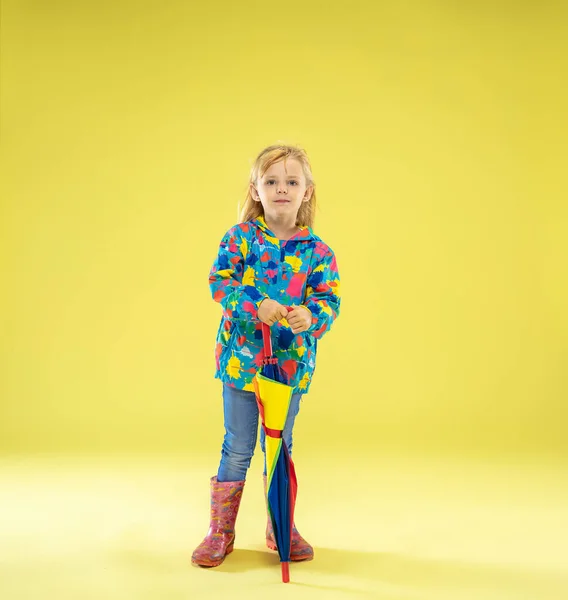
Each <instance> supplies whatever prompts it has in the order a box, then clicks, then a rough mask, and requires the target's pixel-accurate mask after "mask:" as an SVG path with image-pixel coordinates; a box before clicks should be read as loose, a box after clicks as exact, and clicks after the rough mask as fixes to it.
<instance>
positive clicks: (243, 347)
mask: <svg viewBox="0 0 568 600" xmlns="http://www.w3.org/2000/svg"><path fill="white" fill-rule="evenodd" d="M209 285H210V287H211V294H212V295H213V299H214V300H215V301H217V302H219V303H220V304H221V305H222V307H223V316H222V318H221V324H220V326H219V331H218V333H217V341H216V346H215V359H216V373H215V377H216V378H217V379H220V380H221V381H223V382H224V383H227V384H229V385H231V386H233V387H236V388H238V389H243V390H247V391H254V387H253V384H252V380H253V377H254V375H255V373H256V372H257V371H258V369H259V368H260V365H261V363H262V356H263V352H262V329H261V322H260V321H259V320H258V315H257V310H258V306H259V305H260V303H261V302H262V300H264V298H271V299H273V300H277V301H278V302H280V304H283V305H284V306H294V305H295V306H299V305H301V304H302V305H304V306H306V307H307V308H308V309H309V310H310V311H311V313H312V324H311V326H310V328H309V330H308V331H305V332H302V333H298V334H294V333H293V332H292V329H291V328H290V326H289V325H288V323H287V321H286V319H283V320H282V321H280V322H279V323H277V324H275V325H274V326H273V327H272V344H273V350H274V354H275V356H276V357H277V358H278V364H279V365H280V366H281V367H282V369H283V370H284V371H285V372H286V374H287V375H288V377H289V382H290V385H291V386H293V387H294V388H296V390H295V391H296V392H299V393H303V394H305V393H306V392H307V391H308V389H309V387H310V382H311V379H312V375H313V372H314V369H315V366H316V350H317V341H318V339H321V337H322V336H323V335H324V334H325V333H326V332H327V331H329V329H330V327H331V325H332V323H333V322H334V320H335V319H336V318H337V316H338V314H339V306H340V297H339V273H338V270H337V263H336V260H335V255H334V253H333V252H332V250H331V248H329V246H327V245H326V244H325V243H324V242H323V241H322V240H321V239H320V238H319V237H318V236H317V235H315V234H314V233H313V231H312V230H311V228H309V227H304V228H302V229H301V231H299V232H298V233H297V234H296V235H295V236H294V237H292V238H291V239H289V240H287V241H285V242H283V241H280V240H279V239H278V238H276V237H275V236H274V234H273V233H272V232H271V231H270V229H268V226H267V225H266V222H265V221H264V219H263V218H262V217H259V218H257V219H254V220H253V221H248V222H246V223H240V224H238V225H235V226H234V227H233V228H231V229H230V230H229V231H228V232H227V233H226V234H225V236H224V237H223V239H222V240H221V244H220V247H219V253H218V256H217V258H216V260H215V263H214V264H213V267H212V268H211V273H210V275H209Z"/></svg>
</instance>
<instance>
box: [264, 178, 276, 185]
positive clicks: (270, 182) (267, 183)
mask: <svg viewBox="0 0 568 600" xmlns="http://www.w3.org/2000/svg"><path fill="white" fill-rule="evenodd" d="M275 183H276V181H274V179H269V180H268V181H267V182H266V185H274V184H275Z"/></svg>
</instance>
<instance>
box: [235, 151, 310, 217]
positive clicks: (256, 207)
mask: <svg viewBox="0 0 568 600" xmlns="http://www.w3.org/2000/svg"><path fill="white" fill-rule="evenodd" d="M291 158H295V159H296V160H297V161H299V163H300V164H301V165H302V170H303V172H304V177H305V178H306V184H307V185H308V186H309V185H311V186H313V191H312V196H311V198H310V200H309V201H308V202H302V206H301V207H300V210H299V211H298V216H297V217H296V225H297V226H298V227H313V226H314V220H315V216H316V214H315V213H316V189H315V182H314V178H313V175H312V167H311V166H310V161H309V159H308V155H307V154H306V152H305V150H303V149H302V148H299V147H297V146H288V145H286V144H275V145H273V146H268V147H267V148H265V149H264V150H263V151H262V152H261V153H260V154H259V155H258V156H257V157H256V160H255V161H254V164H253V166H252V169H251V173H250V181H249V186H248V190H247V195H246V197H245V200H244V202H243V205H242V208H241V209H240V214H239V222H240V223H245V222H246V221H252V220H253V219H256V218H257V217H263V216H264V209H263V208H262V204H261V203H260V202H257V201H256V200H255V199H254V198H253V197H252V194H251V191H250V184H251V183H252V184H253V185H255V186H256V185H258V180H259V178H260V177H262V176H263V175H264V174H265V173H266V171H268V169H269V168H270V167H271V166H272V165H273V164H274V163H277V162H278V161H280V160H287V159H291Z"/></svg>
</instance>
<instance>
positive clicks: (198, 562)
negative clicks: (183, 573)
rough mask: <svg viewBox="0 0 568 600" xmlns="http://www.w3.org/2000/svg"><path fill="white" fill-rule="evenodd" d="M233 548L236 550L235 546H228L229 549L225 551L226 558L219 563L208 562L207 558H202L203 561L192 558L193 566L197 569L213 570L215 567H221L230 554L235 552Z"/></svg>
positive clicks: (218, 561)
mask: <svg viewBox="0 0 568 600" xmlns="http://www.w3.org/2000/svg"><path fill="white" fill-rule="evenodd" d="M233 548H234V544H230V545H229V546H227V549H226V550H225V556H223V558H221V559H219V560H217V561H213V560H207V559H206V558H202V559H201V560H196V559H194V558H193V557H192V559H191V564H192V565H195V566H196V567H203V568H205V569H211V568H213V567H218V566H219V565H221V564H223V561H224V560H225V559H226V558H227V556H229V554H231V552H232V551H233Z"/></svg>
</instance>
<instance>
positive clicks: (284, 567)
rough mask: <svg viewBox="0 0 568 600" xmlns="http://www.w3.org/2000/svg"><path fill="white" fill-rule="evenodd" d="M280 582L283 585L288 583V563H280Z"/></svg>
mask: <svg viewBox="0 0 568 600" xmlns="http://www.w3.org/2000/svg"><path fill="white" fill-rule="evenodd" d="M282 582H283V583H289V582H290V563H288V562H283V563H282Z"/></svg>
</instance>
